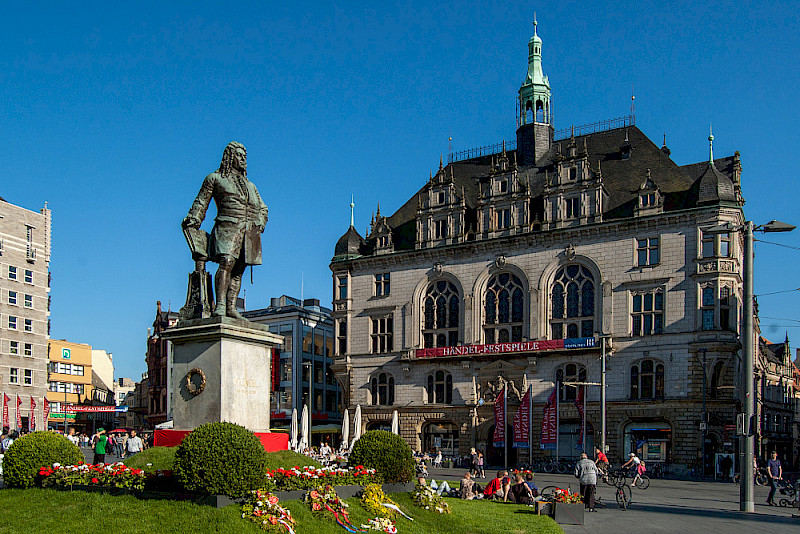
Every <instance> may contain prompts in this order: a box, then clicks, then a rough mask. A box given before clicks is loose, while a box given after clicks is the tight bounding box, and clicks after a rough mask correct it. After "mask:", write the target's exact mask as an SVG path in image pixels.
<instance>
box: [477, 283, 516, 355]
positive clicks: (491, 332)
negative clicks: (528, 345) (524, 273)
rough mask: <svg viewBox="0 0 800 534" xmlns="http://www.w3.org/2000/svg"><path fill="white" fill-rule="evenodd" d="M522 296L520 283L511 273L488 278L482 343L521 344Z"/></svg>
mask: <svg viewBox="0 0 800 534" xmlns="http://www.w3.org/2000/svg"><path fill="white" fill-rule="evenodd" d="M524 295H525V294H524V291H523V287H522V281H520V279H519V278H518V277H517V276H515V275H513V274H511V273H500V274H496V275H494V276H493V277H492V278H490V279H489V282H488V284H486V297H485V300H484V312H485V313H484V325H483V334H484V342H485V343H489V344H491V343H506V342H508V341H522V322H523V315H524V313H523V309H524V306H525V296H524Z"/></svg>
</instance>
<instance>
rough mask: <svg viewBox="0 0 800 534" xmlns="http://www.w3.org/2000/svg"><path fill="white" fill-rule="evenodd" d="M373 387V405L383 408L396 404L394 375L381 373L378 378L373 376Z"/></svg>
mask: <svg viewBox="0 0 800 534" xmlns="http://www.w3.org/2000/svg"><path fill="white" fill-rule="evenodd" d="M371 386H372V404H375V405H382V406H391V405H392V404H394V377H393V376H392V375H390V374H388V373H380V374H379V375H378V376H373V377H372V380H371Z"/></svg>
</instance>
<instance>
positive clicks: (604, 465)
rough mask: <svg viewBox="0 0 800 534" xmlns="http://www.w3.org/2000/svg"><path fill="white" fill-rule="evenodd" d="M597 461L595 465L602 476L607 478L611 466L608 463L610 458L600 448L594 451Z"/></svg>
mask: <svg viewBox="0 0 800 534" xmlns="http://www.w3.org/2000/svg"><path fill="white" fill-rule="evenodd" d="M594 454H595V460H594V464H595V465H596V466H597V470H598V471H600V474H601V475H602V476H603V477H605V476H606V475H607V474H608V468H609V466H610V465H611V464H609V463H608V456H606V454H605V453H604V452H603V451H601V450H600V449H598V448H595V449H594Z"/></svg>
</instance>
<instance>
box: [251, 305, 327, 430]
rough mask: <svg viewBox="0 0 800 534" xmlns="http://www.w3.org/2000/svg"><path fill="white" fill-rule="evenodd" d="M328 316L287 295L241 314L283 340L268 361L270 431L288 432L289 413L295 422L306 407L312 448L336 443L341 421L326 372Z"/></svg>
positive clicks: (324, 312)
mask: <svg viewBox="0 0 800 534" xmlns="http://www.w3.org/2000/svg"><path fill="white" fill-rule="evenodd" d="M330 314H331V310H330V309H328V308H324V307H322V306H320V303H319V300H317V299H305V300H302V301H301V300H300V299H296V298H292V297H289V296H286V295H283V296H281V297H278V298H273V299H272V300H271V303H270V305H269V307H267V308H264V309H260V310H249V311H245V312H243V313H242V315H244V317H245V318H247V319H249V320H250V321H253V322H255V323H260V324H264V325H268V326H269V329H270V331H271V332H274V333H276V334H279V335H281V336H283V340H284V341H283V347H282V349H281V351H280V355H279V357H277V358H273V361H272V368H273V382H272V385H273V387H272V393H271V399H270V405H271V406H272V408H271V411H272V414H271V424H272V427H273V428H283V429H288V428H289V426H290V424H291V416H292V409H293V408H296V409H297V413H298V417H299V416H300V414H301V412H302V409H303V406H304V405H309V407H310V409H311V412H312V428H311V432H312V443H313V444H315V445H319V444H320V443H321V442H322V440H329V441H331V442H332V444H338V440H339V437H340V429H341V421H342V414H341V408H340V405H341V393H340V388H339V385H338V383H337V382H336V380H335V377H334V373H333V372H332V371H331V364H332V363H333V345H334V335H333V322H332V321H331V316H330ZM309 398H310V399H313V402H312V403H309Z"/></svg>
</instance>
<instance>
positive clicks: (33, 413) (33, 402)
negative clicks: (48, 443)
mask: <svg viewBox="0 0 800 534" xmlns="http://www.w3.org/2000/svg"><path fill="white" fill-rule="evenodd" d="M28 430H30V431H31V432H33V431H34V430H36V399H34V398H33V395H31V418H30V421H28Z"/></svg>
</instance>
